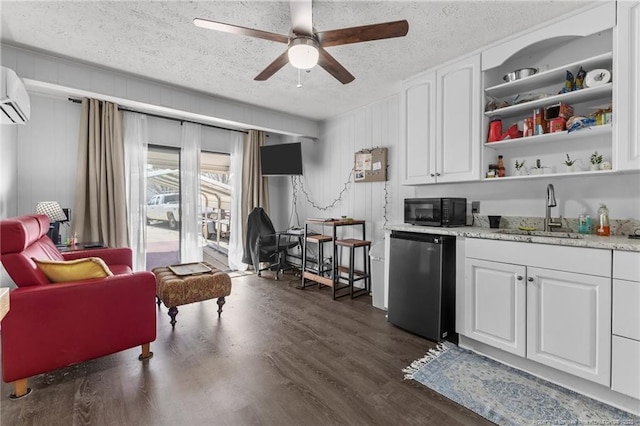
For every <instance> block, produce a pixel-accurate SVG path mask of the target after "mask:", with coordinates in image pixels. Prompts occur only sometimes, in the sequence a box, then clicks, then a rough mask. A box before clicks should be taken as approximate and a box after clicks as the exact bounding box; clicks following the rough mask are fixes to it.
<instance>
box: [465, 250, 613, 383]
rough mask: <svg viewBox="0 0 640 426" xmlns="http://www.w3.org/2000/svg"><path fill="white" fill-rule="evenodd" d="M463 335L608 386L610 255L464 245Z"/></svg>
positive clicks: (606, 253)
mask: <svg viewBox="0 0 640 426" xmlns="http://www.w3.org/2000/svg"><path fill="white" fill-rule="evenodd" d="M465 264H466V273H465V294H464V297H465V306H466V308H465V315H466V316H465V327H464V330H463V333H462V334H464V335H465V336H467V337H469V338H471V339H474V340H478V341H480V342H483V343H486V344H489V345H491V346H494V347H497V348H500V349H502V350H505V351H507V352H511V353H514V354H517V355H520V356H523V357H524V356H526V357H527V358H529V359H531V360H533V361H536V362H539V363H541V364H545V365H548V366H550V367H554V368H557V369H559V370H562V371H565V372H567V373H570V374H573V375H576V376H579V377H582V378H585V379H588V380H591V381H594V382H597V383H600V384H603V385H606V386H609V381H610V372H611V370H610V359H611V332H610V330H611V251H610V250H597V249H587V248H576V247H566V246H550V245H542V244H531V243H519V242H511V241H495V240H481V239H472V238H470V239H467V242H466V261H465Z"/></svg>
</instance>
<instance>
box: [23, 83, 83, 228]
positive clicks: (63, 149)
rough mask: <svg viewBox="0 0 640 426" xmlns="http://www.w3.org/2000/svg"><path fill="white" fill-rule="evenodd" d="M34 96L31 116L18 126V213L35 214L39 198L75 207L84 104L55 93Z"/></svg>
mask: <svg viewBox="0 0 640 426" xmlns="http://www.w3.org/2000/svg"><path fill="white" fill-rule="evenodd" d="M30 99H31V119H30V120H29V121H28V122H27V123H26V124H25V125H24V126H20V127H19V128H18V146H17V157H16V159H15V161H16V165H17V181H16V187H17V190H18V197H17V206H16V214H18V215H23V214H29V213H33V212H34V211H35V208H36V204H37V203H38V202H39V201H58V202H59V203H60V205H61V206H62V207H69V208H72V207H73V194H74V192H75V185H76V164H77V161H78V136H79V131H80V105H79V104H74V103H72V102H69V101H67V100H66V99H60V98H54V97H51V96H42V95H34V94H30ZM60 230H61V232H64V231H65V227H61V229H60Z"/></svg>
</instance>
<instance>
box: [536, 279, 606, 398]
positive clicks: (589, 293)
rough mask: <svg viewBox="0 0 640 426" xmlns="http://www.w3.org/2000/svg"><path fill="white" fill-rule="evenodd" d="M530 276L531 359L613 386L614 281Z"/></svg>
mask: <svg viewBox="0 0 640 426" xmlns="http://www.w3.org/2000/svg"><path fill="white" fill-rule="evenodd" d="M527 274H528V275H527V358H530V359H532V360H534V361H537V362H540V363H542V364H545V365H548V366H551V367H555V368H557V369H559V370H562V371H565V372H567V373H570V374H574V375H576V376H579V377H582V378H585V379H588V380H592V381H594V382H597V383H600V384H602V385H605V386H609V383H610V379H611V376H610V371H611V368H610V366H611V364H610V361H611V278H605V277H597V276H593V275H584V274H575V273H569V272H560V271H552V270H548V269H540V268H527Z"/></svg>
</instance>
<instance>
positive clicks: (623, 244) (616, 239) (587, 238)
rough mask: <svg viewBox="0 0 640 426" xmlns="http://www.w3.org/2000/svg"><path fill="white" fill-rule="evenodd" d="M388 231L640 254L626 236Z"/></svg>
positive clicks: (464, 229)
mask: <svg viewBox="0 0 640 426" xmlns="http://www.w3.org/2000/svg"><path fill="white" fill-rule="evenodd" d="M385 229H386V230H389V231H406V232H417V233H424V234H436V235H454V236H462V237H467V238H484V239H489V240H505V241H520V242H525V243H538V244H553V245H561V246H572V247H589V248H596V249H606V250H624V251H639V252H640V239H631V238H629V237H628V236H610V237H600V236H597V235H591V234H590V235H581V236H582V237H583V238H579V239H577V238H562V237H549V236H537V235H518V234H508V233H505V232H509V230H505V229H492V228H483V227H479V226H459V227H454V228H441V227H433V226H419V225H407V224H397V225H387V226H386V227H385ZM563 234H565V233H564V232H558V235H563Z"/></svg>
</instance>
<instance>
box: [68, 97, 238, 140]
mask: <svg viewBox="0 0 640 426" xmlns="http://www.w3.org/2000/svg"><path fill="white" fill-rule="evenodd" d="M68 100H69V101H70V102H73V103H74V104H81V103H82V101H81V100H80V99H74V98H68ZM118 109H119V110H120V111H127V112H135V113H138V114H144V115H146V116H149V117H155V118H162V119H164V120H172V121H179V122H180V123H181V124H182V123H193V124H200V125H201V126H205V127H211V128H214V129H220V130H229V131H231V132H239V133H245V134H246V133H249V132H247V131H246V130H238V129H229V128H227V127H220V126H214V125H213V124H206V123H198V122H197V121H191V120H185V119H183V118H175V117H167V116H166V115H159V114H152V113H149V112H143V111H138V110H135V109H131V108H127V107H123V106H120V105H118Z"/></svg>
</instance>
